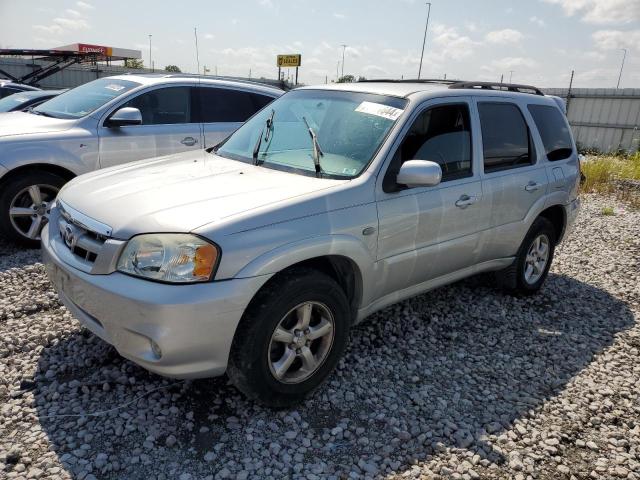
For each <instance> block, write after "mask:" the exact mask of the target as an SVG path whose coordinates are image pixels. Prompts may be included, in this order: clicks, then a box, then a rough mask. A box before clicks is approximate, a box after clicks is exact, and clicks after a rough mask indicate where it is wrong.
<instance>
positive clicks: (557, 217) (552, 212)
mask: <svg viewBox="0 0 640 480" xmlns="http://www.w3.org/2000/svg"><path fill="white" fill-rule="evenodd" d="M538 216H539V217H543V218H546V219H547V220H549V222H551V224H552V225H553V229H554V231H555V233H556V244H557V243H560V242H561V241H562V238H563V237H564V232H565V230H566V225H567V212H566V211H565V209H564V207H563V206H562V205H552V206H550V207H547V208H545V209H544V210H543V211H542V212H540V214H539V215H538Z"/></svg>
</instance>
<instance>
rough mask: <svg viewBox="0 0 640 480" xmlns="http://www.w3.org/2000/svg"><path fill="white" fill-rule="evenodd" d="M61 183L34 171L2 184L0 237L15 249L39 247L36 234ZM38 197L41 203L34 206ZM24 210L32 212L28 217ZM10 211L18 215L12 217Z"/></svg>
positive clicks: (44, 222)
mask: <svg viewBox="0 0 640 480" xmlns="http://www.w3.org/2000/svg"><path fill="white" fill-rule="evenodd" d="M65 183H66V180H65V179H64V178H62V177H60V176H59V175H56V174H54V173H50V172H37V171H32V172H28V173H25V174H23V175H16V176H14V177H12V178H10V179H8V180H7V181H5V182H4V183H3V184H2V185H1V186H0V235H1V236H3V237H4V238H5V239H6V240H8V241H9V242H11V243H14V244H17V245H22V246H25V247H30V248H37V247H39V246H40V231H41V230H42V227H43V226H44V225H45V224H46V222H47V221H48V218H49V205H50V203H51V202H52V201H53V200H54V199H55V197H56V195H57V194H58V192H59V191H60V188H62V185H64V184H65ZM30 187H35V188H37V190H38V195H34V194H32V191H31V190H29V189H30ZM38 196H39V197H40V200H41V202H40V205H39V206H36V205H35V199H37V198H38ZM34 197H35V198H34ZM12 208H13V210H12ZM28 209H31V210H33V213H32V214H31V215H29V214H28ZM10 210H12V211H13V212H22V213H21V214H19V215H18V214H13V215H12V214H11V213H10ZM25 212H27V214H24V213H25ZM32 227H33V228H32Z"/></svg>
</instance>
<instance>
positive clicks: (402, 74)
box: [0, 0, 640, 88]
mask: <svg viewBox="0 0 640 480" xmlns="http://www.w3.org/2000/svg"><path fill="white" fill-rule="evenodd" d="M427 11H428V7H427V5H426V3H425V2H423V1H418V0H368V1H367V0H320V1H318V0H235V1H233V2H230V1H219V0H206V1H203V0H182V1H180V2H166V1H158V0H129V1H123V0H109V1H102V0H48V1H44V0H42V1H38V0H0V47H1V48H54V47H56V46H61V45H66V44H69V43H76V42H80V43H90V44H98V45H107V46H113V47H122V48H132V49H137V50H141V52H142V58H143V60H144V62H145V65H148V63H149V35H150V34H151V35H152V42H151V44H152V49H151V56H152V60H153V62H154V64H155V66H156V67H164V66H166V65H170V64H172V65H178V66H179V67H180V68H181V69H182V71H185V72H195V71H196V69H197V62H196V50H195V39H194V28H197V32H198V44H199V58H200V69H201V70H202V68H203V66H205V65H206V67H207V68H209V69H210V71H211V74H214V73H216V72H217V74H219V75H230V76H249V74H250V73H251V75H252V76H253V77H260V76H264V77H268V78H276V77H277V67H276V55H277V54H290V53H300V54H302V66H301V67H300V70H299V80H300V81H301V82H303V83H306V84H313V83H324V82H325V81H329V82H331V81H332V80H335V79H336V75H337V74H340V73H341V72H342V68H343V67H344V74H351V75H355V76H356V77H357V76H364V77H366V78H405V79H406V78H417V75H418V68H419V63H420V52H421V49H422V41H423V35H424V30H425V23H426V20H427ZM341 45H347V47H346V48H345V49H344V54H345V60H344V66H343V65H342V54H343V47H342V46H341ZM622 48H626V49H627V57H626V63H625V66H624V71H623V75H622V81H621V84H620V86H621V87H635V88H640V0H526V1H525V0H519V1H515V0H512V1H502V0H483V1H480V0H475V1H472V0H457V1H451V0H449V1H447V0H432V2H431V13H430V18H429V28H428V33H427V39H426V46H425V53H424V60H423V66H422V78H443V77H444V76H445V75H446V77H447V78H458V79H466V80H486V81H499V80H500V78H501V76H504V80H505V81H509V80H510V79H511V80H512V81H513V82H514V83H515V82H517V83H528V84H533V85H536V86H539V87H567V86H568V84H569V78H570V75H571V71H572V70H575V78H574V83H573V86H574V87H575V88H578V87H615V86H616V83H617V81H618V75H619V73H620V66H621V62H622V58H623V51H622V50H621V49H622ZM286 74H287V75H291V76H293V69H292V70H288V71H287V72H286Z"/></svg>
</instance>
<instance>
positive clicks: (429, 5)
mask: <svg viewBox="0 0 640 480" xmlns="http://www.w3.org/2000/svg"><path fill="white" fill-rule="evenodd" d="M427 6H428V7H429V9H428V10H427V23H426V24H425V26H424V38H423V39H422V54H421V55H420V68H418V80H420V74H421V73H422V59H423V58H424V46H425V44H426V43H427V30H428V29H429V17H430V16H431V2H427Z"/></svg>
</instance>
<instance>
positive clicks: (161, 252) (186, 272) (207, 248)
mask: <svg viewBox="0 0 640 480" xmlns="http://www.w3.org/2000/svg"><path fill="white" fill-rule="evenodd" d="M219 256H220V254H219V251H218V247H216V246H215V245H213V244H211V243H209V242H207V241H206V240H204V239H202V238H200V237H196V236H195V235H189V234H182V233H157V234H147V235H138V236H136V237H133V238H132V239H131V240H129V243H127V246H126V247H125V249H124V251H123V252H122V254H121V255H120V259H119V260H118V271H120V272H123V273H128V274H130V275H135V276H137V277H143V278H148V279H150V280H158V281H162V282H170V283H193V282H206V281H208V280H210V279H211V278H212V276H213V274H214V270H215V268H216V266H217V264H218V258H219Z"/></svg>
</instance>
